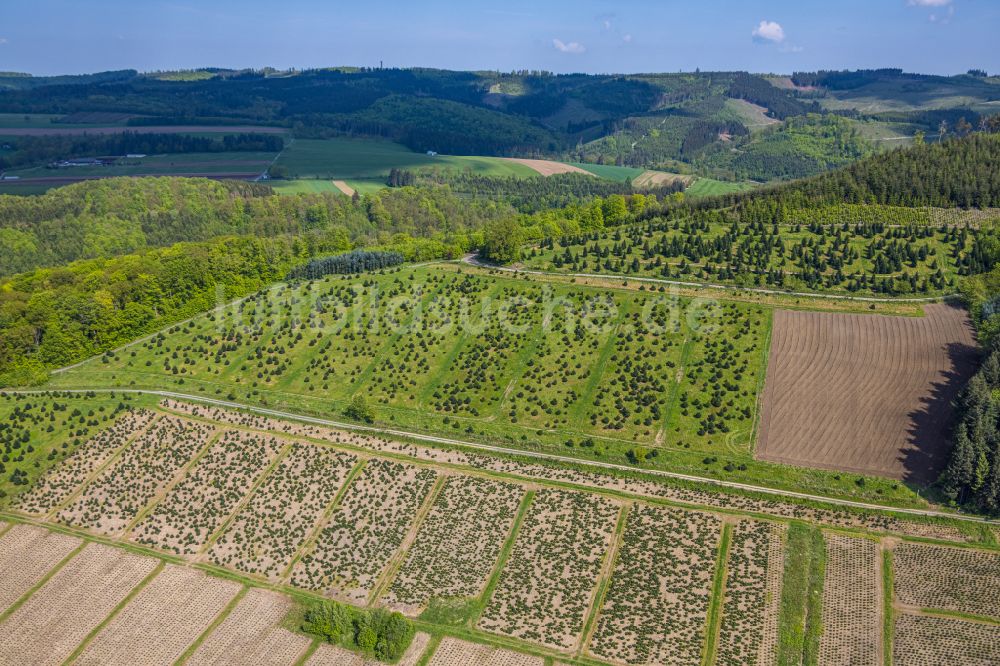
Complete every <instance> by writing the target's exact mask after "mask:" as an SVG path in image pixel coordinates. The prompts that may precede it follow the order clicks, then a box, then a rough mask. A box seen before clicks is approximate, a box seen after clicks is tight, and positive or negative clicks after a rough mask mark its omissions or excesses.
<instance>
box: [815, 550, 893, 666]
mask: <svg viewBox="0 0 1000 666" xmlns="http://www.w3.org/2000/svg"><path fill="white" fill-rule="evenodd" d="M825 538H826V552H827V555H826V577H825V580H824V582H823V606H822V608H823V635H822V637H821V638H820V643H819V659H820V663H822V664H826V665H829V666H837V665H840V664H843V665H844V666H863V665H865V664H871V665H872V666H875V665H876V664H881V663H882V659H881V652H882V589H881V588H882V552H881V550H880V549H879V545H878V544H877V543H876V542H874V541H871V540H869V539H856V538H853V537H846V536H840V535H835V534H828V535H826V536H825Z"/></svg>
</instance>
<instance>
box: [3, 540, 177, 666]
mask: <svg viewBox="0 0 1000 666" xmlns="http://www.w3.org/2000/svg"><path fill="white" fill-rule="evenodd" d="M157 563H158V560H156V559H153V558H150V557H139V556H138V555H130V554H129V553H126V552H125V551H123V550H119V549H117V548H112V547H111V546H104V545H102V544H96V543H93V544H90V545H88V546H87V547H86V548H84V549H83V550H82V551H81V552H80V554H79V555H77V556H76V557H74V558H73V559H72V560H70V561H69V562H67V563H66V565H65V566H64V567H63V568H62V569H60V570H59V571H58V572H57V573H56V574H55V575H54V576H52V578H50V579H49V580H48V581H47V582H46V583H45V585H43V586H42V587H41V588H39V589H38V591H37V592H35V593H34V594H32V595H31V597H29V598H28V600H27V601H25V602H24V604H23V605H21V606H20V607H19V608H18V609H17V610H16V611H14V613H13V614H11V616H10V617H8V618H7V619H6V620H5V621H4V622H3V623H2V624H0V664H32V666H48V665H50V664H51V665H52V666H56V665H57V664H61V663H62V662H63V661H65V660H66V659H67V658H68V657H69V656H70V655H71V654H72V653H73V651H74V650H75V649H76V647H77V646H78V645H79V644H80V642H81V641H83V639H84V638H86V637H87V635H88V634H90V632H92V631H93V630H94V629H96V628H97V626H98V625H99V624H100V623H101V622H102V621H103V620H104V618H106V617H107V616H108V614H110V613H111V611H112V610H114V608H115V607H116V606H118V604H120V603H121V602H122V601H124V599H125V597H127V596H128V594H129V593H130V592H131V591H132V589H133V588H135V586H136V585H138V584H139V583H140V582H142V580H143V579H144V578H146V576H148V575H149V574H151V573H152V572H153V570H154V569H155V568H156V565H157Z"/></svg>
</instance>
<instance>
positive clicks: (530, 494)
mask: <svg viewBox="0 0 1000 666" xmlns="http://www.w3.org/2000/svg"><path fill="white" fill-rule="evenodd" d="M534 500H535V491H534V490H529V491H527V492H526V493H524V497H522V498H521V505H520V506H519V507H518V508H517V515H516V516H514V522H513V524H512V525H511V526H510V532H509V533H508V534H507V540H506V541H504V543H503V548H501V549H500V556H499V557H498V558H497V563H496V564H495V565H494V566H493V571H492V573H490V578H489V580H488V581H487V583H486V587H484V588H483V593H482V594H481V595H479V600H478V606H479V608H478V609H477V612H476V613H474V614H473V615H472V616H471V617H470V618H469V623H468V626H469V627H475V626H476V625H477V624H479V618H480V617H481V616H482V614H483V612H484V611H485V610H486V605H487V604H488V603H489V602H490V599H491V598H492V597H493V593H494V592H495V591H496V589H497V585H499V584H500V574H501V572H503V568H504V567H505V566H506V565H507V560H508V559H509V558H510V554H511V551H513V550H514V542H515V541H516V540H517V535H518V534H519V533H520V532H521V524H522V523H524V517H525V515H527V513H528V509H529V507H530V506H531V503H532V502H533V501H534Z"/></svg>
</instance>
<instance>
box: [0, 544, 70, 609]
mask: <svg viewBox="0 0 1000 666" xmlns="http://www.w3.org/2000/svg"><path fill="white" fill-rule="evenodd" d="M8 529H9V528H8ZM86 547H87V542H86V541H83V542H81V543H80V545H79V546H77V547H76V548H74V549H73V550H72V551H70V553H69V554H68V555H67V556H66V557H64V558H62V559H61V560H59V562H57V563H56V565H55V566H54V567H52V568H51V569H49V571H48V572H46V574H45V575H44V576H42V577H41V578H40V579H39V580H38V582H37V583H35V584H34V585H32V586H31V587H30V588H28V591H27V592H25V593H24V594H22V595H21V596H20V597H19V598H18V599H17V601H15V602H14V603H12V604H11V605H10V607H8V608H7V609H6V610H3V611H0V624H3V623H4V622H6V621H7V618H9V617H10V616H11V615H13V614H14V611H16V610H17V609H18V608H20V607H21V606H23V605H24V603H25V602H26V601H27V600H28V599H30V598H31V595H33V594H34V593H35V592H37V591H38V590H40V589H41V588H42V587H43V586H44V585H45V584H46V583H48V582H49V579H51V578H52V577H53V576H55V575H56V574H57V573H59V570H60V569H62V568H63V567H64V566H66V564H67V563H68V562H69V561H70V560H72V559H73V558H74V557H76V556H77V555H78V554H79V553H80V551H81V550H83V549H84V548H86Z"/></svg>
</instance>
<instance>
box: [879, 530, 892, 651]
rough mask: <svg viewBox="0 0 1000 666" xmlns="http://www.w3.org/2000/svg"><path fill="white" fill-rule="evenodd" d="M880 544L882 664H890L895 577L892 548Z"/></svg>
mask: <svg viewBox="0 0 1000 666" xmlns="http://www.w3.org/2000/svg"><path fill="white" fill-rule="evenodd" d="M881 546H882V664H883V665H884V666H892V640H893V633H894V632H895V629H896V624H895V621H896V613H895V607H894V605H893V602H894V600H895V596H896V592H895V589H896V587H895V577H894V572H893V568H892V549H891V548H887V547H886V545H885V544H884V543H882V544H881Z"/></svg>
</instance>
